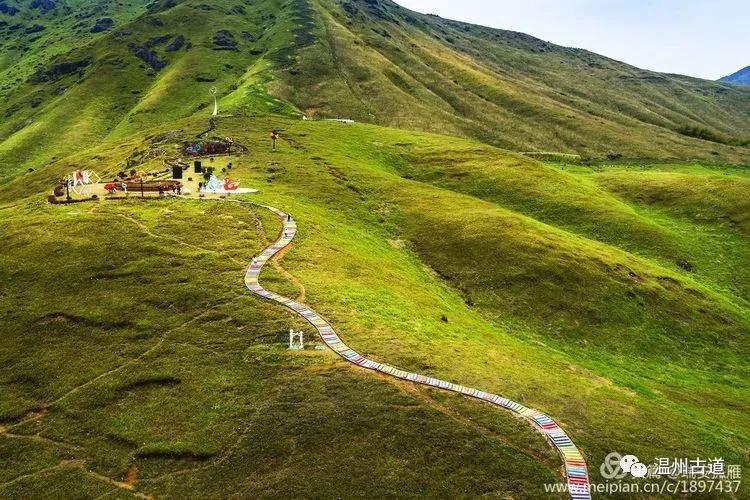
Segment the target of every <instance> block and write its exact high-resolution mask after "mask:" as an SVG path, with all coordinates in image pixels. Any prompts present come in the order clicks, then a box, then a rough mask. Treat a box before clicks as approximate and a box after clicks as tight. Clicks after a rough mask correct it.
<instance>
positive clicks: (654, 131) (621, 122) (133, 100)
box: [0, 0, 750, 177]
mask: <svg viewBox="0 0 750 500" xmlns="http://www.w3.org/2000/svg"><path fill="white" fill-rule="evenodd" d="M2 5H4V6H5V7H4V8H3V10H2V11H0V48H2V53H3V57H2V58H1V59H0V77H1V78H2V80H0V81H1V82H2V84H1V85H0V96H2V102H0V113H2V116H3V117H4V119H3V121H2V123H1V124H0V159H3V160H4V161H5V162H12V163H13V165H15V166H16V168H17V169H18V170H19V171H22V170H23V169H25V168H27V167H31V168H38V167H39V164H40V163H43V162H44V161H48V160H49V159H50V157H49V156H48V155H45V154H43V153H42V151H43V150H46V149H47V148H46V146H62V145H63V144H64V145H65V147H66V148H68V149H70V148H77V147H80V146H82V145H84V144H87V145H91V144H92V143H93V142H96V141H102V140H107V139H108V138H117V137H121V136H122V135H123V134H127V133H129V132H132V131H134V130H138V129H140V128H142V127H147V126H150V125H153V124H155V123H159V122H163V121H164V120H168V119H172V118H181V117H186V116H190V115H192V114H194V113H196V112H199V111H201V110H202V109H203V108H204V107H205V106H206V105H207V101H208V98H207V91H208V89H209V88H210V87H212V86H216V87H217V88H218V90H219V93H220V95H221V96H222V102H221V104H222V109H223V110H231V112H233V113H245V114H253V113H256V114H257V113H266V112H274V113H281V114H286V115H289V116H298V117H299V116H301V114H302V113H304V114H306V115H308V116H310V117H346V118H353V119H355V120H358V121H367V122H371V123H376V124H381V125H389V126H396V127H400V128H406V129H414V130H425V131H431V132H439V133H445V134H450V135H459V136H465V137H471V138H476V139H479V140H481V141H483V142H486V143H489V144H492V145H496V146H500V147H504V148H509V149H514V150H517V151H557V152H565V153H576V154H580V155H583V156H584V157H591V158H604V157H605V156H606V155H608V154H615V155H616V156H620V155H622V156H625V157H630V158H635V157H646V158H663V159H666V158H673V159H693V158H700V159H703V160H707V161H718V162H727V163H744V162H747V161H748V157H749V155H750V150H748V149H747V144H748V142H747V141H748V140H749V138H750V118H748V116H749V114H748V113H749V112H750V89H744V88H741V87H737V86H733V85H727V84H724V83H716V82H709V81H705V80H699V79H695V78H689V77H684V76H677V75H666V74H660V73H654V72H650V71H645V70H640V69H637V68H634V67H632V66H628V65H626V64H623V63H619V62H617V61H614V60H611V59H608V58H606V57H602V56H598V55H596V54H593V53H590V52H587V51H585V50H580V49H569V48H564V47H559V46H556V45H553V44H550V43H547V42H544V41H542V40H539V39H536V38H534V37H531V36H528V35H524V34H521V33H515V32H509V31H502V30H496V29H490V28H484V27H480V26H474V25H469V24H465V23H460V22H455V21H449V20H445V19H441V18H438V17H435V16H429V15H422V14H418V13H415V12H412V11H409V10H407V9H404V8H402V7H400V6H398V5H397V4H395V3H393V2H391V1H388V0H359V1H350V0H347V1H343V2H342V1H338V0H266V1H263V2H245V1H237V0H221V1H217V2H212V3H210V4H208V3H202V2H199V1H197V0H157V1H153V2H145V1H133V2H131V3H128V4H127V5H125V4H118V3H115V4H113V3H111V2H104V1H100V2H82V1H73V0H57V1H51V0H50V1H47V2H38V1H35V0H31V1H25V2H22V1H19V0H3V4H2ZM53 124H54V125H53ZM34 146H35V147H34ZM40 146H41V147H40ZM12 175H13V174H12V173H10V172H8V171H7V170H5V171H4V172H3V173H2V174H0V176H2V177H7V176H12Z"/></svg>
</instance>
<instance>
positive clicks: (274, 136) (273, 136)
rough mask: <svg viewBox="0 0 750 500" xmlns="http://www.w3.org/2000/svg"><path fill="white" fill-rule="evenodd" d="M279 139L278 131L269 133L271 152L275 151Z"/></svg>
mask: <svg viewBox="0 0 750 500" xmlns="http://www.w3.org/2000/svg"><path fill="white" fill-rule="evenodd" d="M278 139H279V133H278V131H276V130H274V131H273V132H271V145H272V147H273V150H274V151H276V141H277V140H278Z"/></svg>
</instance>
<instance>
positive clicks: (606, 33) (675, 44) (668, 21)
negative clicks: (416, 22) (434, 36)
mask: <svg viewBox="0 0 750 500" xmlns="http://www.w3.org/2000/svg"><path fill="white" fill-rule="evenodd" d="M395 1H396V3H398V4H400V5H403V6H404V7H406V8H409V9H412V10H416V11H418V12H423V13H429V14H437V15H439V16H441V17H444V18H448V19H455V20H457V21H465V22H470V23H474V24H481V25H484V26H491V27H493V28H501V29H508V30H513V31H520V32H523V33H527V34H529V35H533V36H535V37H537V38H541V39H543V40H546V41H548V42H552V43H556V44H558V45H564V46H567V47H579V48H583V49H588V50H590V51H592V52H596V53H598V54H602V55H605V56H607V57H611V58H612V59H617V60H619V61H623V62H626V63H628V64H632V65H634V66H638V67H640V68H644V69H650V70H654V71H661V72H665V73H680V74H683V75H690V76H697V77H700V78H708V79H711V80H715V79H717V78H721V77H722V76H726V75H729V74H731V73H734V72H735V71H737V70H739V69H742V68H744V67H745V66H750V30H749V29H748V28H749V27H750V0H715V1H697V0H684V1H679V0H652V1H648V0H395Z"/></svg>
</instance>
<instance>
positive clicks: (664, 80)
mask: <svg viewBox="0 0 750 500" xmlns="http://www.w3.org/2000/svg"><path fill="white" fill-rule="evenodd" d="M0 5H5V6H6V7H5V8H4V9H0V19H2V20H3V22H6V24H0V37H2V38H1V39H2V43H3V44H4V45H3V48H8V47H11V46H15V47H16V48H15V49H13V50H15V51H16V52H14V53H13V54H14V55H13V56H12V57H5V55H6V54H7V52H3V56H4V57H5V58H4V59H2V60H1V61H2V62H1V64H0V72H1V74H2V75H3V77H2V82H1V84H0V89H2V92H3V97H2V99H3V100H2V102H1V103H0V112H2V113H4V117H5V118H4V119H3V120H2V121H0V165H2V167H0V216H1V217H2V220H3V224H2V225H0V238H2V240H3V241H4V242H5V246H4V248H3V264H2V265H0V312H1V313H2V315H3V321H2V322H0V338H2V342H0V363H1V364H2V366H3V367H4V369H3V370H2V371H0V388H2V390H0V464H2V465H3V467H2V472H1V473H0V497H3V498H5V497H8V498H21V497H23V498H28V497H97V496H111V497H118V498H119V497H122V498H129V497H131V496H133V495H136V494H137V495H153V496H155V497H168V498H172V497H186V496H200V497H212V498H213V497H227V496H230V495H241V496H248V497H250V496H252V497H271V496H274V497H279V496H283V497H287V496H288V497H301V496H313V497H327V498H332V497H352V496H375V497H399V498H402V497H410V498H411V497H424V496H429V497H472V498H473V497H477V496H481V495H487V496H500V497H511V496H512V497H523V498H540V497H542V496H543V495H544V490H543V485H544V483H548V482H554V481H560V480H561V478H562V476H561V467H560V459H559V457H558V456H557V455H556V454H555V453H554V452H553V450H552V449H551V448H550V447H549V446H548V445H547V443H545V442H544V440H543V438H542V437H541V436H539V435H538V434H537V433H535V432H534V431H533V430H532V429H531V428H530V427H528V426H527V424H525V423H524V422H521V421H519V420H517V419H514V418H512V416H511V415H510V414H509V413H505V412H503V411H498V410H497V408H494V407H490V406H487V405H483V404H480V403H478V402H475V401H469V400H466V399H464V398H461V397H457V396H454V395H450V394H445V393H443V392H439V391H435V390H431V389H427V388H424V387H415V386H412V385H410V384H404V383H400V382H394V381H392V380H390V379H388V378H384V377H379V376H376V375H373V374H372V373H369V372H363V371H361V370H359V369H356V368H354V367H352V366H350V365H348V364H346V363H345V362H344V361H342V360H340V359H338V358H337V357H336V356H335V355H333V354H332V353H331V352H328V351H326V350H316V349H314V348H313V347H312V346H310V348H309V349H307V350H305V351H303V352H290V351H288V350H287V349H286V348H285V341H286V335H287V333H286V332H288V329H289V328H291V327H295V328H305V325H304V324H303V323H301V322H300V320H299V319H298V318H297V317H295V316H293V315H291V314H290V313H289V312H288V311H287V310H286V309H284V308H283V307H280V306H277V305H274V304H272V303H268V302H265V301H262V300H260V299H258V298H256V297H254V296H252V295H251V294H249V293H248V291H247V290H246V288H245V287H244V285H243V281H242V277H243V272H244V269H245V267H246V266H247V263H248V262H249V261H250V259H251V258H252V256H253V255H254V254H255V253H257V252H258V251H259V250H261V249H262V248H264V247H265V246H266V245H267V244H268V242H269V241H270V240H271V239H272V238H273V237H274V236H275V235H276V234H277V232H278V231H279V229H280V224H279V223H278V221H277V220H276V219H275V218H274V217H273V216H272V215H271V214H270V212H268V211H265V210H262V209H260V208H258V209H247V208H244V207H241V206H237V205H235V204H230V203H220V202H217V201H200V200H187V199H186V200H176V199H163V200H148V201H144V202H141V201H139V200H137V199H130V200H127V201H121V202H116V201H106V200H101V201H97V202H89V203H82V204H76V205H48V204H46V203H45V198H46V195H47V194H48V192H49V191H50V189H51V187H52V185H53V183H54V182H55V181H56V180H57V179H59V177H60V176H61V175H64V174H66V173H69V172H70V171H71V170H72V169H73V168H76V167H85V168H93V169H94V170H96V171H98V172H99V173H101V174H102V175H104V176H105V178H109V176H114V175H115V174H116V173H117V172H119V171H121V170H122V169H124V168H138V169H144V170H152V169H158V168H163V164H162V161H163V160H164V159H165V158H168V157H172V156H174V155H175V154H176V152H177V151H178V148H179V146H180V144H181V142H182V141H183V140H186V139H189V138H192V137H195V136H196V135H198V134H199V133H201V132H203V131H204V130H205V129H206V122H207V118H208V115H209V113H210V111H209V109H208V105H209V98H208V97H209V96H208V89H209V88H210V87H211V86H216V87H217V88H219V90H220V94H221V95H222V99H221V101H220V109H221V114H222V116H221V117H220V118H219V119H218V122H217V128H216V130H214V131H212V132H211V135H215V136H216V137H226V136H231V137H233V138H234V139H235V140H236V141H238V142H240V143H242V144H244V145H245V146H247V147H248V148H249V152H248V153H246V154H242V155H239V156H234V157H232V158H217V159H216V161H215V162H213V165H214V166H216V167H217V168H219V169H220V168H221V167H224V166H225V164H226V163H227V162H229V161H232V163H233V168H232V171H231V174H232V176H233V177H238V178H240V179H241V180H242V182H243V186H248V187H256V188H258V189H259V190H260V192H259V193H258V194H256V195H248V196H247V197H246V199H249V200H253V201H259V202H263V203H267V204H270V205H273V206H277V207H279V208H282V209H284V210H288V211H289V212H290V213H292V214H294V216H295V218H296V220H297V222H298V224H299V230H300V231H299V233H298V235H297V237H296V238H295V243H294V246H293V247H292V249H291V250H290V251H289V252H288V253H286V254H285V255H284V256H283V259H281V260H280V261H279V262H277V263H276V265H274V266H273V267H270V268H268V269H265V270H264V272H263V273H264V274H263V276H262V280H263V282H264V284H265V286H266V287H267V288H269V289H271V290H275V291H278V292H280V293H284V294H286V295H288V296H291V297H304V301H305V302H306V303H308V304H310V305H311V306H312V307H313V308H314V309H315V310H316V311H318V312H319V313H320V314H321V315H323V316H325V317H326V319H327V320H329V321H330V322H331V324H332V325H333V326H334V327H335V328H336V330H337V331H338V332H339V333H340V335H341V336H342V338H344V339H345V340H346V342H347V343H348V344H349V345H350V346H351V347H352V348H354V349H356V350H358V351H359V352H361V353H363V354H364V355H367V356H368V357H371V358H372V359H375V360H378V361H382V362H386V363H389V364H392V365H394V366H398V367H400V368H403V369H407V370H411V371H417V372H420V373H424V374H426V375H431V376H435V377H439V378H442V379H446V380H452V381H455V382H458V383H461V384H465V385H468V386H472V387H478V388H481V389H484V390H487V391H491V392H495V393H497V394H501V395H503V396H506V397H509V398H512V399H514V400H517V401H520V402H523V403H524V404H526V405H529V406H532V407H535V408H538V409H539V410H542V411H544V412H547V413H549V414H550V415H551V416H553V417H554V418H555V420H556V421H558V422H559V423H560V425H561V426H562V427H563V428H564V429H565V430H566V432H568V433H569V434H570V436H571V438H572V439H573V440H574V441H575V442H576V444H577V445H578V446H580V448H581V449H582V451H583V452H584V454H585V456H586V458H587V460H588V463H589V465H590V473H591V475H592V481H593V482H601V481H602V478H601V477H600V476H599V464H600V463H601V462H602V460H603V459H604V457H605V456H606V455H607V454H608V453H609V452H611V451H619V452H621V453H633V454H636V455H637V456H639V457H640V458H641V460H642V461H651V460H653V459H654V458H655V457H691V458H695V457H702V458H713V457H723V458H725V460H726V462H727V464H739V465H742V466H743V467H745V468H747V467H748V466H750V462H748V450H750V434H749V433H748V431H747V429H748V428H750V425H749V424H750V421H749V420H750V419H749V418H748V412H747V408H748V407H749V406H750V386H749V385H748V384H749V382H748V381H750V366H748V363H747V360H748V359H749V355H750V352H749V351H750V349H749V348H750V346H749V344H748V342H749V339H750V335H749V334H750V271H748V269H750V244H749V243H750V241H748V240H749V239H750V218H748V214H750V205H748V198H747V193H748V192H749V190H750V171H749V170H748V168H747V166H746V164H747V159H748V150H747V149H746V148H744V147H742V146H740V145H739V143H740V142H741V141H742V140H744V139H743V137H744V138H746V137H747V131H748V123H747V116H748V113H747V109H748V105H749V104H748V103H749V102H750V97H748V96H750V94H748V92H747V91H745V90H742V89H740V88H735V87H732V86H729V85H723V84H714V83H710V82H705V81H699V80H694V79H688V78H685V77H677V76H669V75H660V74H655V73H650V72H644V71H641V70H637V69H634V68H630V67H627V66H625V65H622V64H620V63H616V62H613V61H609V60H607V59H604V58H601V57H599V56H595V55H593V54H590V53H586V52H583V51H578V50H572V49H563V48H559V47H555V46H552V45H549V44H545V43H544V42H540V41H538V40H535V39H533V38H531V37H527V36H525V35H520V34H513V33H508V32H503V31H497V30H489V29H485V28H479V27H473V26H467V25H463V24H460V23H454V22H449V21H445V20H441V19H438V18H435V17H432V16H421V15H418V14H414V13H410V12H408V11H406V10H404V9H401V8H399V7H396V6H394V5H393V4H392V3H390V2H383V1H375V0H370V1H367V2H364V1H363V2H342V3H333V2H328V1H327V0H320V1H309V2H306V1H302V0H294V1H282V0H278V1H273V0H268V1H263V2H239V1H229V0H221V1H218V0H217V1H216V2H210V3H208V2H197V1H187V0H186V1H176V0H166V1H162V0H159V1H155V2H151V3H148V4H146V3H145V2H135V1H133V2H129V3H125V2H123V3H112V2H101V3H92V2H73V1H72V0H68V1H67V2H63V1H57V2H42V3H39V4H38V7H36V8H31V7H30V6H31V3H30V2H18V1H15V0H3V1H0ZM35 5H37V3H36V2H35ZM41 5H46V6H47V7H49V8H46V9H45V8H41ZM8 6H13V7H15V8H16V9H17V11H16V12H13V15H10V14H9V12H12V9H10V7H8ZM105 18H106V19H111V20H112V21H111V23H110V22H109V21H102V20H101V19H105ZM16 24H21V25H22V26H25V27H28V26H33V25H36V24H38V25H41V26H44V27H45V28H44V29H43V30H40V31H36V32H33V33H26V28H23V29H22V28H13V27H14V26H15V25H16ZM94 26H101V27H102V28H101V29H100V28H97V29H96V30H94V32H92V31H91V30H92V28H93V27H94ZM11 28H13V29H11ZM32 31H33V30H32ZM34 37H44V38H39V39H37V40H33V38H34ZM55 40H57V42H56V43H51V42H52V41H55ZM60 44H62V45H60ZM24 47H27V48H28V49H27V50H24ZM45 50H46V52H45ZM362 61H368V64H367V67H366V68H364V67H363V63H362ZM7 75H18V76H17V77H16V76H13V77H9V76H7ZM453 80H455V83H453ZM480 102H481V105H480ZM302 112H305V113H308V114H310V115H313V114H315V115H318V116H347V117H348V116H352V117H355V118H357V119H361V120H366V121H371V122H374V123H373V124H364V123H359V124H355V125H344V124H341V123H336V122H330V121H312V120H311V121H303V120H301V119H300V116H301V113H302ZM385 125H396V126H398V127H400V128H396V127H388V126H385ZM681 127H692V128H690V129H689V130H688V128H681ZM273 129H278V130H281V141H280V147H279V151H278V152H271V151H270V144H269V139H268V133H269V131H270V130H273ZM419 130H422V131H419ZM678 130H682V131H683V132H686V133H687V132H689V133H690V134H692V135H701V134H703V132H702V131H705V130H708V131H710V134H713V135H708V136H705V137H709V138H711V139H713V140H712V141H706V140H704V139H699V138H695V137H688V136H686V135H685V134H684V133H680V132H678ZM435 131H438V132H443V134H437V133H435ZM696 131H697V132H696ZM446 133H447V134H450V135H446ZM704 135H705V134H704ZM716 139H721V141H722V142H723V143H726V144H723V143H719V142H716ZM498 146H503V147H505V148H510V149H515V150H527V149H562V150H564V151H571V152H579V153H581V154H584V155H591V156H597V157H598V156H604V155H605V154H606V153H607V152H608V151H610V150H612V151H619V152H622V153H624V154H625V155H626V156H627V157H641V156H646V157H654V158H659V159H660V160H658V161H657V160H652V161H639V162H635V161H632V158H625V160H620V161H608V162H606V163H602V162H595V163H592V165H591V166H587V165H585V164H581V163H577V164H565V163H554V162H539V161H536V160H532V159H529V158H527V157H524V156H522V155H519V154H517V153H514V152H512V151H509V150H508V149H500V148H499V147H498ZM672 158H677V159H679V160H672ZM693 158H698V159H700V161H697V160H691V159H693ZM206 162H207V163H210V162H209V160H206ZM743 165H744V166H743ZM29 169H31V170H32V171H29ZM308 331H309V329H308ZM744 488H745V489H744V490H742V491H740V493H738V494H737V496H738V497H742V496H746V495H747V486H744Z"/></svg>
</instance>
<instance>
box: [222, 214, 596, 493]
mask: <svg viewBox="0 0 750 500" xmlns="http://www.w3.org/2000/svg"><path fill="white" fill-rule="evenodd" d="M226 201H229V202H233V203H239V204H242V205H254V206H259V207H262V208H265V209H267V210H270V211H271V212H273V213H274V214H276V216H277V217H278V218H279V219H280V220H281V223H282V231H281V235H280V236H279V238H278V239H277V240H276V242H275V243H273V244H272V245H270V246H269V247H268V248H266V249H265V250H263V252H261V253H260V254H258V255H256V256H255V257H254V258H253V260H252V261H251V263H250V265H249V267H248V269H247V272H246V273H245V285H246V286H247V288H248V289H249V290H250V291H251V292H253V293H255V294H256V295H259V296H260V297H263V298H265V299H267V300H272V301H274V302H277V303H279V304H281V305H283V306H285V307H287V308H288V309H290V310H292V311H293V312H295V313H296V314H298V315H300V316H302V317H303V318H304V319H306V320H307V321H308V322H309V323H310V324H311V325H312V326H313V327H314V328H315V329H316V330H317V332H318V334H319V335H320V338H321V339H322V340H323V342H324V343H325V344H326V345H327V346H328V347H329V348H330V349H331V350H332V351H333V352H335V353H336V354H338V355H339V356H341V357H342V358H344V359H345V360H346V361H348V362H350V363H353V364H355V365H357V366H360V367H362V368H366V369H368V370H373V371H376V372H379V373H382V374H385V375H388V376H391V377H395V378H397V379H401V380H405V381H409V382H414V383H417V384H421V385H426V386H430V387H434V388H438V389H443V390H447V391H452V392H455V393H458V394H462V395H464V396H469V397H472V398H475V399H479V400H481V401H484V402H487V403H489V404H492V405H494V406H499V407H501V408H505V409H507V410H510V411H511V412H513V413H514V414H516V415H517V416H519V417H521V418H522V419H523V420H525V421H526V422H528V423H530V424H531V425H532V426H533V427H534V429H536V430H537V431H539V432H540V433H541V434H542V435H543V436H544V437H545V438H546V439H547V440H548V441H549V443H550V444H551V445H552V446H553V447H554V448H555V449H556V450H557V451H558V453H559V454H560V456H561V457H562V459H563V464H564V474H565V479H566V483H567V491H568V494H569V495H570V497H571V498H573V499H575V500H588V499H590V498H591V493H590V482H589V475H588V468H587V466H586V460H585V459H584V457H583V454H582V453H581V452H580V450H579V449H578V448H577V447H576V445H575V444H574V443H573V441H572V440H571V439H570V437H569V436H568V435H567V434H566V433H565V431H564V430H562V429H561V428H560V426H559V425H558V424H557V423H556V422H555V421H554V420H553V419H552V418H551V417H549V416H548V415H546V414H545V413H542V412H540V411H538V410H535V409H533V408H528V407H526V406H524V405H522V404H520V403H517V402H515V401H511V400H510V399H507V398H503V397H501V396H498V395H496V394H491V393H488V392H484V391H480V390H478V389H473V388H470V387H465V386H462V385H458V384H454V383H452V382H446V381H444V380H440V379H436V378H433V377H427V376H425V375H420V374H418V373H411V372H407V371H404V370H401V369H398V368H395V367H393V366H390V365H387V364H384V363H379V362H377V361H373V360H371V359H368V358H365V357H364V356H362V355H361V354H359V353H358V352H356V351H354V350H353V349H351V348H350V347H349V346H347V345H346V344H345V343H344V341H343V340H342V339H341V338H340V337H339V336H338V334H337V333H336V331H335V330H334V329H333V327H332V326H331V325H330V324H329V323H328V322H327V321H326V320H324V319H323V318H321V317H320V316H319V315H318V313H316V312H315V311H313V310H312V309H310V308H309V307H308V306H306V305H305V304H303V303H301V301H299V300H292V299H290V298H287V297H284V296H282V295H279V294H277V293H274V292H270V291H268V290H266V289H265V288H263V287H262V286H261V285H260V283H259V281H258V280H259V277H260V273H261V270H262V269H263V266H264V265H265V264H266V263H268V262H271V263H272V265H273V263H274V262H275V257H278V256H279V255H283V252H284V251H285V250H286V249H288V247H289V246H290V245H291V243H292V240H293V239H294V236H295V235H296V233H297V223H296V221H295V220H294V218H292V216H291V215H289V214H287V213H285V212H283V211H281V210H279V209H277V208H274V207H271V206H269V205H263V204H260V203H255V202H243V201H239V200H226Z"/></svg>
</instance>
